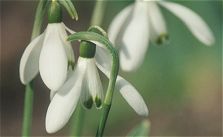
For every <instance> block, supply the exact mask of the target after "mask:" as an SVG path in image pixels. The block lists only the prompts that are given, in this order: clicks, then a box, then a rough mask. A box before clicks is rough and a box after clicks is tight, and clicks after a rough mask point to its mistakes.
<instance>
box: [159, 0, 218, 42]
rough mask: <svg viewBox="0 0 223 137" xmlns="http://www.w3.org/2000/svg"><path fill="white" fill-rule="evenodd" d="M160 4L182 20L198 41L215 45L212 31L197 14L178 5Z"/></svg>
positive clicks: (170, 3)
mask: <svg viewBox="0 0 223 137" xmlns="http://www.w3.org/2000/svg"><path fill="white" fill-rule="evenodd" d="M159 4H160V5H162V6H163V7H165V8H166V9H168V10H169V11H170V12H172V13H173V14H174V15H175V16H177V17H178V18H179V19H181V20H182V21H183V22H184V23H185V25H186V26H187V27H188V29H189V30H190V31H191V32H192V34H193V35H194V36H195V37H197V39H198V40H200V41H201V42H203V43H204V44H206V45H212V44H213V43H214V41H215V39H214V36H213V33H212V31H211V30H210V28H209V27H208V25H207V24H206V23H205V21H204V20H203V19H202V18H201V17H200V16H199V15H198V14H197V13H195V12H194V11H192V10H191V9H189V8H187V7H184V6H182V5H180V4H177V3H172V2H164V1H162V2H159Z"/></svg>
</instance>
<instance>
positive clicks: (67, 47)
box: [59, 23, 75, 63]
mask: <svg viewBox="0 0 223 137" xmlns="http://www.w3.org/2000/svg"><path fill="white" fill-rule="evenodd" d="M65 27H66V26H65V25H64V24H63V23H61V25H60V29H59V34H60V37H61V41H62V42H63V45H64V47H65V51H66V53H67V58H68V60H69V61H71V62H73V63H74V61H75V58H74V51H73V49H72V46H71V43H70V42H69V41H67V37H68V35H67V33H66V31H65Z"/></svg>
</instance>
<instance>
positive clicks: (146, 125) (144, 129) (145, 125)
mask: <svg viewBox="0 0 223 137" xmlns="http://www.w3.org/2000/svg"><path fill="white" fill-rule="evenodd" d="M149 132H150V122H149V120H144V121H142V122H141V123H140V124H139V125H137V126H136V127H135V128H133V129H132V130H131V131H130V132H129V134H128V135H127V137H149Z"/></svg>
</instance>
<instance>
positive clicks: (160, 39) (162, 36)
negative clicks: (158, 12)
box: [156, 33, 169, 45]
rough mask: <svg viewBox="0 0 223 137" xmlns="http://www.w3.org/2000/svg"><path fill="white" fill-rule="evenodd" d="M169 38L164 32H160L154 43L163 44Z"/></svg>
mask: <svg viewBox="0 0 223 137" xmlns="http://www.w3.org/2000/svg"><path fill="white" fill-rule="evenodd" d="M168 40H169V36H168V35H167V34H166V33H163V34H161V35H160V36H159V37H158V38H157V39H156V43H157V44H158V45H161V44H164V43H166V42H167V41H168Z"/></svg>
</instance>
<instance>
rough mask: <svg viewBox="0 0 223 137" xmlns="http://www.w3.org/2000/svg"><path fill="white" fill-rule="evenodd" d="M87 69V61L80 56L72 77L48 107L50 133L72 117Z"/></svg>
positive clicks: (47, 116) (48, 128) (47, 128)
mask: <svg viewBox="0 0 223 137" xmlns="http://www.w3.org/2000/svg"><path fill="white" fill-rule="evenodd" d="M85 71H86V63H85V61H83V59H82V58H79V60H78V63H77V67H76V69H75V72H74V73H73V75H72V77H71V78H70V79H69V80H68V81H66V82H65V84H64V85H63V86H62V87H61V88H60V89H59V91H58V92H57V93H56V94H55V96H54V97H53V99H52V101H51V103H50V105H49V107H48V110H47V114H46V123H45V124H46V130H47V132H48V133H55V132H57V131H58V130H60V129H61V128H63V126H64V125H65V124H66V123H67V122H68V120H69V119H70V117H71V115H72V113H73V112H74V110H75V108H76V106H77V104H78V100H79V97H80V94H81V87H82V82H83V78H84V74H85Z"/></svg>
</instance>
